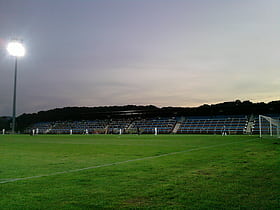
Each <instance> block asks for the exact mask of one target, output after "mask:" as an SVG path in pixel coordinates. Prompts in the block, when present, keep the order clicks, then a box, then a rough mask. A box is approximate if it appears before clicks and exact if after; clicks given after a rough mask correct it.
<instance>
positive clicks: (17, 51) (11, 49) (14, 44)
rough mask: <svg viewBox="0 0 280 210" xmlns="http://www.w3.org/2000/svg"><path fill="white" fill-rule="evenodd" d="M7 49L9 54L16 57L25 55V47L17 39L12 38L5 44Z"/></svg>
mask: <svg viewBox="0 0 280 210" xmlns="http://www.w3.org/2000/svg"><path fill="white" fill-rule="evenodd" d="M7 51H8V53H9V54H10V55H12V56H16V57H22V56H24V55H25V48H24V46H23V44H22V42H20V41H18V40H13V41H11V42H9V43H8V45H7Z"/></svg>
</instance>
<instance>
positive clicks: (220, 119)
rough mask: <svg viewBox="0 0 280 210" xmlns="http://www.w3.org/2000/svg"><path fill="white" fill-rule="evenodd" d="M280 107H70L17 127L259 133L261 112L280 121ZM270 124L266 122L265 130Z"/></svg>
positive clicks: (22, 120)
mask: <svg viewBox="0 0 280 210" xmlns="http://www.w3.org/2000/svg"><path fill="white" fill-rule="evenodd" d="M279 110H280V101H274V102H269V103H267V104H266V103H252V102H250V101H243V102H241V101H239V100H236V101H233V102H224V103H220V104H214V105H202V106H199V107H194V108H183V107H163V108H158V107H156V106H152V105H149V106H136V105H127V106H111V107H66V108H57V109H53V110H48V111H40V112H38V113H34V114H23V115H21V116H19V117H17V126H18V130H19V132H20V133H25V134H27V133H37V134H221V133H225V134H227V135H229V134H230V135H233V134H258V133H259V130H260V128H259V115H265V116H269V117H271V118H273V119H276V120H279V119H280V114H279ZM5 122H7V121H5ZM6 124H7V123H6ZM268 127H269V125H266V124H265V122H264V124H263V125H262V129H263V131H265V130H267V129H269V128H268ZM4 128H6V129H7V126H6V127H3V126H2V128H1V129H4ZM7 130H8V129H7ZM7 133H8V132H7Z"/></svg>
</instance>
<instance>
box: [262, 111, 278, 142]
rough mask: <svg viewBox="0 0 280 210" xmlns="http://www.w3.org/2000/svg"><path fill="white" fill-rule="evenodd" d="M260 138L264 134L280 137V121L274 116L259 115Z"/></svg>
mask: <svg viewBox="0 0 280 210" xmlns="http://www.w3.org/2000/svg"><path fill="white" fill-rule="evenodd" d="M259 132H260V138H262V137H264V136H270V137H277V138H280V121H279V120H278V119H273V118H272V117H268V116H264V115H259Z"/></svg>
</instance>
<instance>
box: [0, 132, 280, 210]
mask: <svg viewBox="0 0 280 210" xmlns="http://www.w3.org/2000/svg"><path fill="white" fill-rule="evenodd" d="M279 143H280V141H279V140H277V139H264V140H260V139H258V137H257V136H219V135H211V136H207V135H158V136H153V135H140V136H137V135H122V136H120V135H88V136H80V135H72V136H70V135H60V136H55V135H53V136H51V135H49V136H48V135H46V136H43V135H39V136H27V135H5V136H3V135H2V136H0V209H5V210H8V209H67V210H68V209H280V203H279V202H280V200H279V198H280V145H279ZM78 169H81V170H78ZM16 178H22V179H19V180H16Z"/></svg>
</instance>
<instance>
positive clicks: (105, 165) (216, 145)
mask: <svg viewBox="0 0 280 210" xmlns="http://www.w3.org/2000/svg"><path fill="white" fill-rule="evenodd" d="M254 140H257V139H250V140H247V141H236V142H231V143H225V144H215V145H210V146H205V147H198V148H193V149H188V150H183V151H178V152H170V153H165V154H162V155H154V156H149V157H143V158H137V159H131V160H125V161H119V162H114V163H107V164H102V165H97V166H90V167H86V168H78V169H72V170H67V171H60V172H54V173H50V174H41V175H36V176H29V177H21V178H13V179H0V184H5V183H10V182H16V181H22V180H28V179H35V178H42V177H49V176H55V175H60V174H68V173H73V172H79V171H85V170H90V169H95V168H103V167H107V166H114V165H120V164H124V163H129V162H135V161H141V160H148V159H155V158H160V157H165V156H170V155H176V154H181V153H186V152H192V151H198V150H203V149H209V148H215V147H221V146H226V145H231V144H237V143H242V142H249V141H254Z"/></svg>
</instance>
